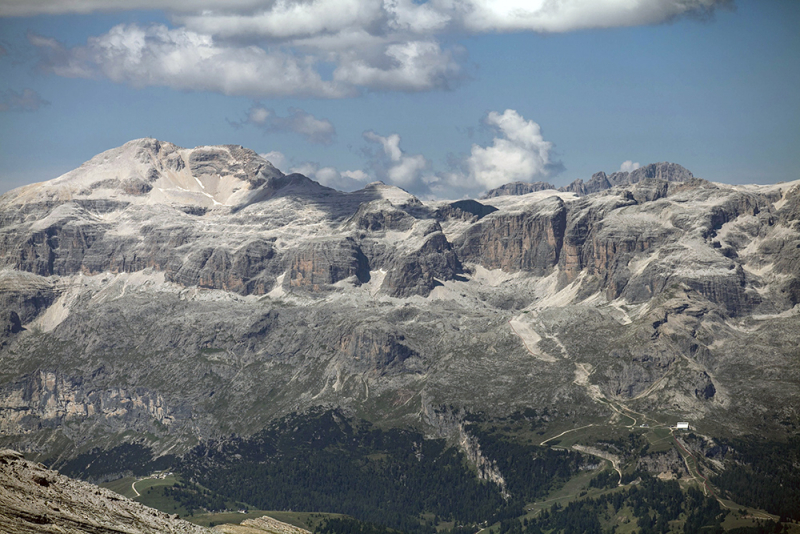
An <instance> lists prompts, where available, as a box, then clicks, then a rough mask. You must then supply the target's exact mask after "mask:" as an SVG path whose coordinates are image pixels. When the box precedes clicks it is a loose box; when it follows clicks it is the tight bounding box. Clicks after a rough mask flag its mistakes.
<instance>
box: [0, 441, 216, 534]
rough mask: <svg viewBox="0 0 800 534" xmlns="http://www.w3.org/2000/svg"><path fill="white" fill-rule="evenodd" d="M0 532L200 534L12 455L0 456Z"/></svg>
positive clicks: (203, 530) (196, 529)
mask: <svg viewBox="0 0 800 534" xmlns="http://www.w3.org/2000/svg"><path fill="white" fill-rule="evenodd" d="M0 530H2V531H3V532H5V533H8V534H46V533H68V534H83V533H86V532H92V533H96V534H117V533H119V532H125V533H128V534H157V533H158V534H179V533H180V534H201V533H210V532H211V530H209V529H206V528H204V527H200V526H198V525H193V524H191V523H189V522H187V521H183V520H181V519H177V518H176V517H174V516H170V515H168V514H165V513H163V512H159V511H158V510H154V509H153V508H149V507H147V506H144V505H143V504H140V503H137V502H134V501H132V500H130V499H128V498H126V497H123V496H121V495H119V494H117V493H114V492H112V491H110V490H107V489H104V488H100V487H98V486H94V485H92V484H89V483H87V482H82V481H78V480H73V479H70V478H68V477H65V476H63V475H60V474H58V473H57V472H56V471H51V470H49V469H46V468H45V467H44V466H43V465H42V464H37V463H34V462H31V461H28V460H25V458H24V457H23V456H22V455H21V454H20V453H18V452H16V451H12V450H8V449H6V450H0Z"/></svg>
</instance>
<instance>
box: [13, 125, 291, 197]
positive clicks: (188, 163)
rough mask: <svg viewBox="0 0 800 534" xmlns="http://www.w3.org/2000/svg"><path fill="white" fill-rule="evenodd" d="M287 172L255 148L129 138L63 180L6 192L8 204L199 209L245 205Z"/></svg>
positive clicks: (62, 178) (56, 179) (65, 175)
mask: <svg viewBox="0 0 800 534" xmlns="http://www.w3.org/2000/svg"><path fill="white" fill-rule="evenodd" d="M283 176H284V175H283V173H282V172H280V171H279V170H278V169H276V168H275V167H274V166H273V165H272V164H271V163H270V162H269V161H267V160H265V159H264V158H262V157H261V156H259V155H258V154H256V153H255V152H254V151H252V150H249V149H246V148H243V147H241V146H235V145H224V146H200V147H195V148H192V149H186V148H181V147H179V146H177V145H175V144H172V143H168V142H163V141H159V140H157V139H152V138H143V139H136V140H133V141H129V142H128V143H125V144H124V145H122V146H120V147H117V148H113V149H111V150H107V151H105V152H103V153H101V154H98V155H97V156H95V157H93V158H92V159H90V160H89V161H87V162H86V163H84V164H83V165H81V166H80V167H78V168H77V169H75V170H73V171H70V172H68V173H66V174H64V175H62V176H59V177H58V178H55V179H53V180H49V181H47V182H42V183H39V184H33V185H29V186H25V187H22V188H19V189H15V190H14V191H11V192H10V193H9V194H7V195H5V198H4V203H9V204H17V205H20V204H27V203H49V204H53V203H62V202H68V201H74V200H87V201H92V202H94V203H97V202H99V201H105V202H112V203H127V204H170V205H185V206H194V207H200V208H214V207H222V206H231V207H232V206H241V205H243V204H247V203H249V202H252V201H253V200H254V199H255V198H260V197H263V194H261V191H260V190H261V189H264V188H268V189H269V188H270V186H271V185H272V186H273V187H272V189H274V182H275V181H276V180H278V179H280V178H282V177H283Z"/></svg>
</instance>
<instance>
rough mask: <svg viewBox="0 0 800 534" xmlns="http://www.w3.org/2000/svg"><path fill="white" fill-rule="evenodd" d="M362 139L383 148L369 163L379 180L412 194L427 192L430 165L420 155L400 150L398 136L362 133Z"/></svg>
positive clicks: (429, 179)
mask: <svg viewBox="0 0 800 534" xmlns="http://www.w3.org/2000/svg"><path fill="white" fill-rule="evenodd" d="M364 139H366V140H367V141H369V142H371V143H377V144H379V145H381V147H382V148H383V152H382V154H378V155H376V156H375V157H374V158H373V160H372V162H371V165H372V167H373V168H374V169H375V171H376V174H377V175H378V177H379V178H380V179H381V180H383V181H384V182H386V183H389V184H392V185H396V186H398V187H402V188H403V189H406V190H408V191H411V192H413V193H419V192H425V191H427V190H428V182H430V181H431V180H432V178H431V177H429V176H426V174H429V173H427V171H428V170H429V168H430V163H429V162H428V160H427V159H426V158H425V157H424V156H423V155H422V154H414V155H409V154H406V153H405V151H403V150H402V149H401V148H400V136H399V135H397V134H391V135H389V136H387V137H383V136H381V135H378V134H376V133H375V132H372V131H370V132H364Z"/></svg>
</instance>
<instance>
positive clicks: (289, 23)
mask: <svg viewBox="0 0 800 534" xmlns="http://www.w3.org/2000/svg"><path fill="white" fill-rule="evenodd" d="M218 8H219V9H215V10H206V11H198V12H196V13H194V14H192V15H179V16H177V17H175V21H176V22H177V23H180V24H183V25H185V26H186V27H188V28H189V29H191V30H194V31H196V32H199V33H204V34H209V35H216V36H219V37H223V38H229V37H237V38H241V37H266V38H268V39H273V40H278V39H293V38H300V37H308V36H313V35H324V34H331V33H337V32H340V31H342V30H347V29H349V28H369V27H370V26H372V25H373V24H374V23H375V22H376V21H377V20H379V19H380V18H382V17H383V9H382V6H381V3H380V2H379V1H375V0H310V1H291V0H289V1H278V2H261V5H260V6H258V9H257V10H256V11H255V12H251V11H249V10H247V11H244V12H236V11H235V10H232V9H230V8H229V7H227V5H226V4H223V3H220V5H219V6H218Z"/></svg>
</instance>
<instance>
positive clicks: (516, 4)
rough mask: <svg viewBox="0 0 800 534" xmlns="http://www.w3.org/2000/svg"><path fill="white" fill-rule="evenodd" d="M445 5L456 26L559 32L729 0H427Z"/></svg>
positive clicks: (648, 19)
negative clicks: (556, 0) (449, 8)
mask: <svg viewBox="0 0 800 534" xmlns="http://www.w3.org/2000/svg"><path fill="white" fill-rule="evenodd" d="M433 2H434V3H436V4H439V5H442V6H448V7H451V6H452V9H453V10H454V11H455V13H454V17H455V18H457V19H458V20H459V23H460V26H461V27H463V28H464V29H465V30H467V31H471V32H475V33H486V32H508V31H535V32H543V33H560V32H569V31H575V30H584V29H589V28H613V27H622V26H640V25H647V24H658V23H661V22H666V21H669V20H671V19H674V18H675V17H679V16H682V15H692V14H700V15H705V14H709V13H711V12H713V10H714V9H715V8H716V7H719V6H726V5H732V4H733V2H732V1H729V0H561V1H558V2H554V1H552V0H467V1H465V2H451V0H433Z"/></svg>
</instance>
